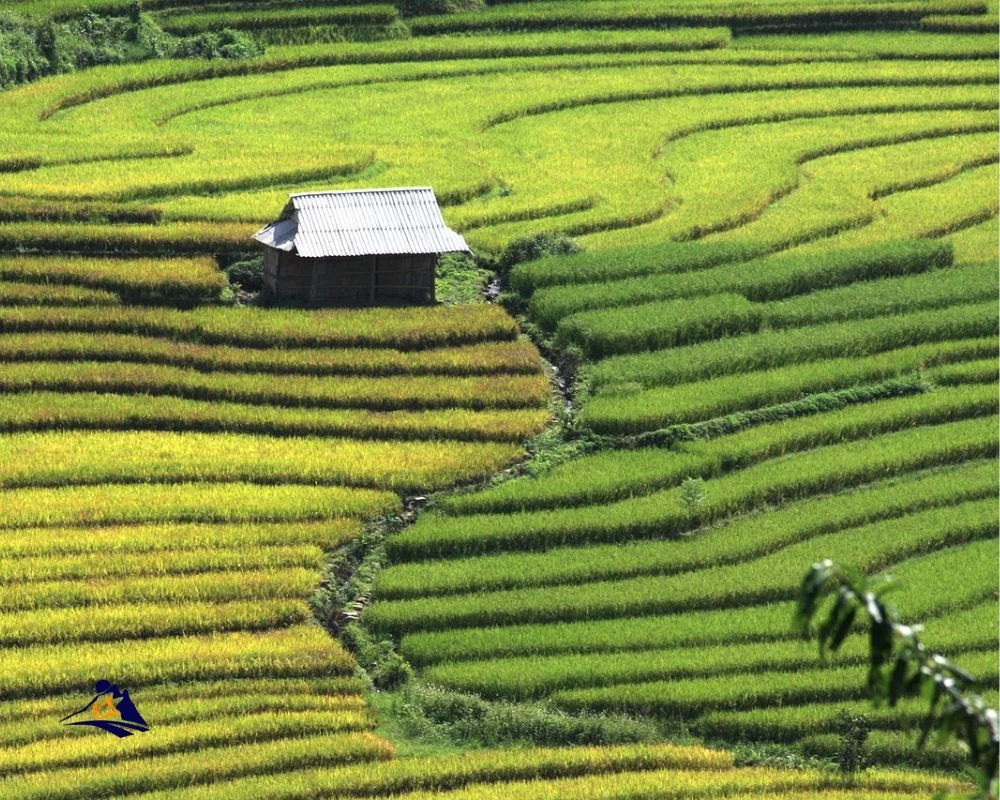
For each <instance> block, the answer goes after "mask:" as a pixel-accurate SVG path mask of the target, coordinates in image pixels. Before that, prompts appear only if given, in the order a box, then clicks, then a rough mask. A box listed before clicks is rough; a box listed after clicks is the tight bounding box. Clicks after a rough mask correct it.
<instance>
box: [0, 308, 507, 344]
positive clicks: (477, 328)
mask: <svg viewBox="0 0 1000 800" xmlns="http://www.w3.org/2000/svg"><path fill="white" fill-rule="evenodd" d="M0 331H3V332H4V333H14V332H18V331H20V332H28V331H79V332H82V333H125V334H140V335H145V336H164V337H168V338H172V339H177V340H180V341H193V342H201V343H205V344H233V345H239V346H247V347H264V348H271V347H275V348H277V347H388V348H398V349H402V350H423V349H427V348H431V347H444V346H453V345H463V344H476V343H479V342H483V341H494V340H496V341H509V340H512V339H515V338H517V335H518V332H517V325H516V323H515V322H514V320H513V319H512V318H511V317H510V316H508V315H507V314H506V312H505V311H504V310H503V309H502V308H500V307H499V306H496V305H489V304H483V305H471V306H441V307H431V308H420V307H416V308H407V309H396V310H393V311H392V312H391V313H386V311H385V310H384V309H365V310H348V311H344V310H331V311H325V310H324V311H296V310H262V309H256V308H242V309H237V308H199V309H193V310H191V311H177V310H174V309H168V308H156V309H143V308H119V309H102V308H95V309H49V308H12V309H0Z"/></svg>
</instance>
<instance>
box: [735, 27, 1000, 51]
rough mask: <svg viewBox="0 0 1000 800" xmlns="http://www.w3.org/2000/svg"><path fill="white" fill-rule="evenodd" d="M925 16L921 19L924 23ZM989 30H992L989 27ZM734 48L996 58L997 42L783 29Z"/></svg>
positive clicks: (915, 34) (942, 36)
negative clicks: (783, 31)
mask: <svg viewBox="0 0 1000 800" xmlns="http://www.w3.org/2000/svg"><path fill="white" fill-rule="evenodd" d="M955 19H960V20H969V21H973V20H978V19H981V18H980V17H976V16H958V17H955ZM926 20H927V18H926V17H925V18H924V19H922V20H921V21H920V25H921V28H923V27H925V23H926ZM991 32H992V31H991ZM731 47H732V48H733V49H736V50H739V49H746V50H749V51H756V50H768V51H772V52H773V51H782V50H790V51H796V50H798V51H809V52H818V51H822V52H824V53H829V54H830V55H835V54H838V53H856V54H858V55H863V56H865V57H868V58H920V59H929V58H996V57H997V55H1000V54H998V53H997V42H996V40H995V38H994V37H992V36H986V35H982V36H976V35H971V36H970V35H967V34H961V35H954V36H950V35H948V34H943V33H918V32H915V31H902V32H899V33H895V32H889V31H838V32H830V33H821V34H817V33H801V34H795V33H783V34H774V35H768V34H761V35H751V36H740V37H739V38H738V39H737V40H735V41H734V42H733V44H732V45H731Z"/></svg>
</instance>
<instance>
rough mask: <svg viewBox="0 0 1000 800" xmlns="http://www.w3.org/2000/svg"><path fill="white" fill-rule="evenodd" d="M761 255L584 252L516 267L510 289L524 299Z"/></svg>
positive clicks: (733, 249) (647, 248)
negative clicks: (547, 290) (548, 290)
mask: <svg viewBox="0 0 1000 800" xmlns="http://www.w3.org/2000/svg"><path fill="white" fill-rule="evenodd" d="M757 255H760V252H759V248H757V249H755V248H754V247H753V246H752V245H744V244H742V243H739V244H737V243H732V244H728V243H727V244H725V245H721V244H710V243H707V242H706V243H701V242H664V243H657V244H650V245H633V246H632V247H621V248H615V250H614V251H613V252H610V253H609V252H608V251H607V250H596V251H592V252H590V251H584V252H581V253H574V254H573V255H568V256H548V257H546V258H540V259H536V260H534V261H526V262H524V263H522V264H517V265H516V266H515V267H514V268H513V269H512V270H511V272H510V283H511V286H512V287H513V288H514V289H515V290H516V291H517V292H518V293H520V294H522V295H530V294H531V293H532V292H533V291H534V290H535V289H537V288H541V287H545V286H556V285H561V284H577V283H582V284H588V283H595V282H603V281H613V280H622V279H625V278H640V277H646V276H649V275H656V274H659V273H674V272H688V271H693V270H699V269H708V268H710V267H715V266H717V265H719V264H723V263H726V262H734V261H748V260H749V259H750V258H753V257H754V256H757Z"/></svg>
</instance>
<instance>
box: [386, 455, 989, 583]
mask: <svg viewBox="0 0 1000 800" xmlns="http://www.w3.org/2000/svg"><path fill="white" fill-rule="evenodd" d="M959 474H960V473H959V471H954V472H952V473H949V474H945V475H941V476H928V477H927V479H917V480H913V481H906V482H901V483H900V484H899V485H893V487H892V492H895V493H898V494H899V497H898V498H891V497H890V492H889V491H886V490H881V489H879V488H877V487H876V488H873V489H869V490H866V491H863V492H859V493H854V494H851V495H847V496H846V497H841V496H839V495H835V496H833V497H829V498H821V499H818V500H804V501H799V502H796V503H790V504H788V506H787V507H783V508H781V509H778V510H774V511H771V512H770V513H768V514H766V515H764V516H763V517H760V516H758V517H739V518H737V519H736V520H734V521H732V522H730V523H729V524H728V525H726V526H724V527H720V528H716V529H712V530H710V531H709V532H708V533H707V534H706V533H704V532H703V533H701V534H698V535H689V536H685V537H682V538H680V539H668V540H664V541H652V542H633V543H630V544H627V545H623V544H613V545H606V546H591V547H587V548H574V547H569V548H554V549H552V550H549V551H548V552H546V553H510V554H504V555H495V556H489V557H481V556H480V557H474V558H464V559H454V560H451V561H440V560H435V561H427V562H422V561H418V562H413V563H409V564H399V565H395V566H389V567H387V568H385V569H384V570H383V571H382V572H381V573H380V574H379V579H378V590H379V596H380V597H382V598H384V599H392V598H397V597H420V596H427V595H435V594H452V593H455V592H466V591H472V590H474V589H508V588H518V587H527V586H540V585H554V584H561V583H575V582H578V581H580V580H585V579H598V578H616V577H630V576H634V575H654V574H660V575H667V574H672V573H674V572H683V571H686V570H689V569H698V568H703V567H710V566H718V565H720V564H727V563H736V562H739V561H741V560H743V559H746V558H750V557H753V556H756V555H761V554H764V553H767V552H772V551H773V550H775V549H777V548H779V547H781V546H782V545H784V544H788V543H790V542H795V541H800V540H802V539H805V538H808V537H809V536H812V535H816V534H817V533H820V532H828V531H831V530H835V529H836V528H837V527H838V526H845V527H847V526H851V525H852V524H859V523H858V522H856V520H859V519H860V520H861V521H862V522H867V521H870V520H873V519H877V518H888V517H891V516H893V515H894V514H899V513H903V512H904V511H905V510H906V509H908V508H919V507H920V506H921V505H923V504H927V505H930V506H933V505H939V504H942V505H943V504H950V503H952V502H956V501H957V500H959V499H960V498H961V497H967V498H975V497H983V496H989V495H990V494H991V492H993V491H995V489H996V482H995V480H993V479H992V478H991V477H990V476H989V474H988V472H987V469H986V468H985V467H983V466H981V467H979V468H978V469H973V470H968V471H967V472H966V471H962V472H961V474H962V478H961V480H968V481H969V484H968V485H964V484H959V483H958V480H959V478H958V475H959ZM977 478H978V480H977ZM875 503H882V504H884V505H883V506H882V507H876V506H875V505H874V504H875ZM908 503H913V504H914V505H913V506H910V505H908ZM866 515H868V516H866ZM730 533H732V535H731V536H730Z"/></svg>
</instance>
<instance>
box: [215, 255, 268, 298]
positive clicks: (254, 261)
mask: <svg viewBox="0 0 1000 800" xmlns="http://www.w3.org/2000/svg"><path fill="white" fill-rule="evenodd" d="M224 271H225V273H226V277H228V278H229V282H230V283H233V284H236V285H238V286H239V287H240V288H241V289H242V290H243V291H245V292H259V291H260V290H261V289H263V288H264V256H263V255H258V256H256V257H254V258H247V259H243V260H241V261H234V262H233V263H232V264H230V265H229V266H228V267H226V269H225V270H224Z"/></svg>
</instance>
